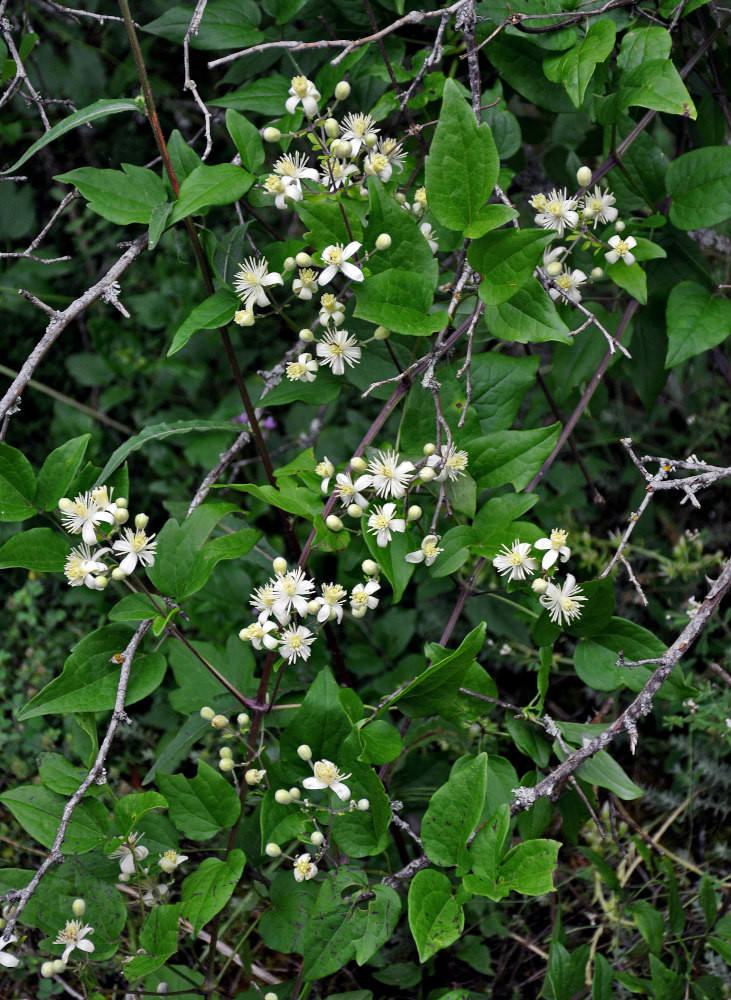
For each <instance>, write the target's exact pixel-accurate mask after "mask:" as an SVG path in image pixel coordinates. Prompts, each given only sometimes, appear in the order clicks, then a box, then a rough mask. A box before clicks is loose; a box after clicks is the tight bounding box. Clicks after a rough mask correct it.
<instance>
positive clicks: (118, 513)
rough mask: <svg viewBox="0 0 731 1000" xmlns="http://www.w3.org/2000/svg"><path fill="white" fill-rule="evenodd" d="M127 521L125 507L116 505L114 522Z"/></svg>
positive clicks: (124, 522)
mask: <svg viewBox="0 0 731 1000" xmlns="http://www.w3.org/2000/svg"><path fill="white" fill-rule="evenodd" d="M127 521H129V511H128V510H127V509H126V508H125V507H118V508H117V510H115V512H114V523H115V524H126V523H127Z"/></svg>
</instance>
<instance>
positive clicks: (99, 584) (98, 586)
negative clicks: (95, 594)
mask: <svg viewBox="0 0 731 1000" xmlns="http://www.w3.org/2000/svg"><path fill="white" fill-rule="evenodd" d="M108 586H109V580H108V578H107V577H106V576H96V577H94V590H106V589H107V587H108Z"/></svg>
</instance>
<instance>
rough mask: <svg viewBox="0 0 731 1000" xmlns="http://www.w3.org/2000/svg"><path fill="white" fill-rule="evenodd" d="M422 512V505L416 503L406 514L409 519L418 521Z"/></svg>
mask: <svg viewBox="0 0 731 1000" xmlns="http://www.w3.org/2000/svg"><path fill="white" fill-rule="evenodd" d="M422 513H423V511H422V509H421V507H419V506H418V505H417V504H414V506H413V507H409V512H408V514H407V515H406V516H407V517H408V519H409V521H418V520H419V518H420V517H421V515H422Z"/></svg>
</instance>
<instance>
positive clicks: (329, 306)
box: [318, 279, 345, 326]
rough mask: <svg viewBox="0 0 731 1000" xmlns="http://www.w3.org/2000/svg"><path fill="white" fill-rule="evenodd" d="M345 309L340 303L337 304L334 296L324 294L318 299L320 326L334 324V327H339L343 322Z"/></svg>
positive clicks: (327, 293)
mask: <svg viewBox="0 0 731 1000" xmlns="http://www.w3.org/2000/svg"><path fill="white" fill-rule="evenodd" d="M320 280H322V279H320ZM344 310H345V307H344V306H343V303H342V302H338V300H337V299H336V298H335V296H334V295H330V293H329V292H326V293H325V294H324V295H323V296H322V297H321V298H320V315H319V317H318V318H319V321H320V326H327V325H328V324H329V323H334V325H335V326H340V325H341V324H342V323H343V321H344V320H345V311H344Z"/></svg>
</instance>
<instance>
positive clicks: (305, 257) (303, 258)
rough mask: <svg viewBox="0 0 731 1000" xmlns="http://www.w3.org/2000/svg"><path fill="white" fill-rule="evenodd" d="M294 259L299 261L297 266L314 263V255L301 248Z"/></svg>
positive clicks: (306, 265) (307, 265)
mask: <svg viewBox="0 0 731 1000" xmlns="http://www.w3.org/2000/svg"><path fill="white" fill-rule="evenodd" d="M294 259H295V261H296V262H297V267H309V266H310V265H311V264H312V257H310V255H309V254H308V253H305V251H304V250H300V252H299V253H298V254H297V256H296V257H295V258H294Z"/></svg>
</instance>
